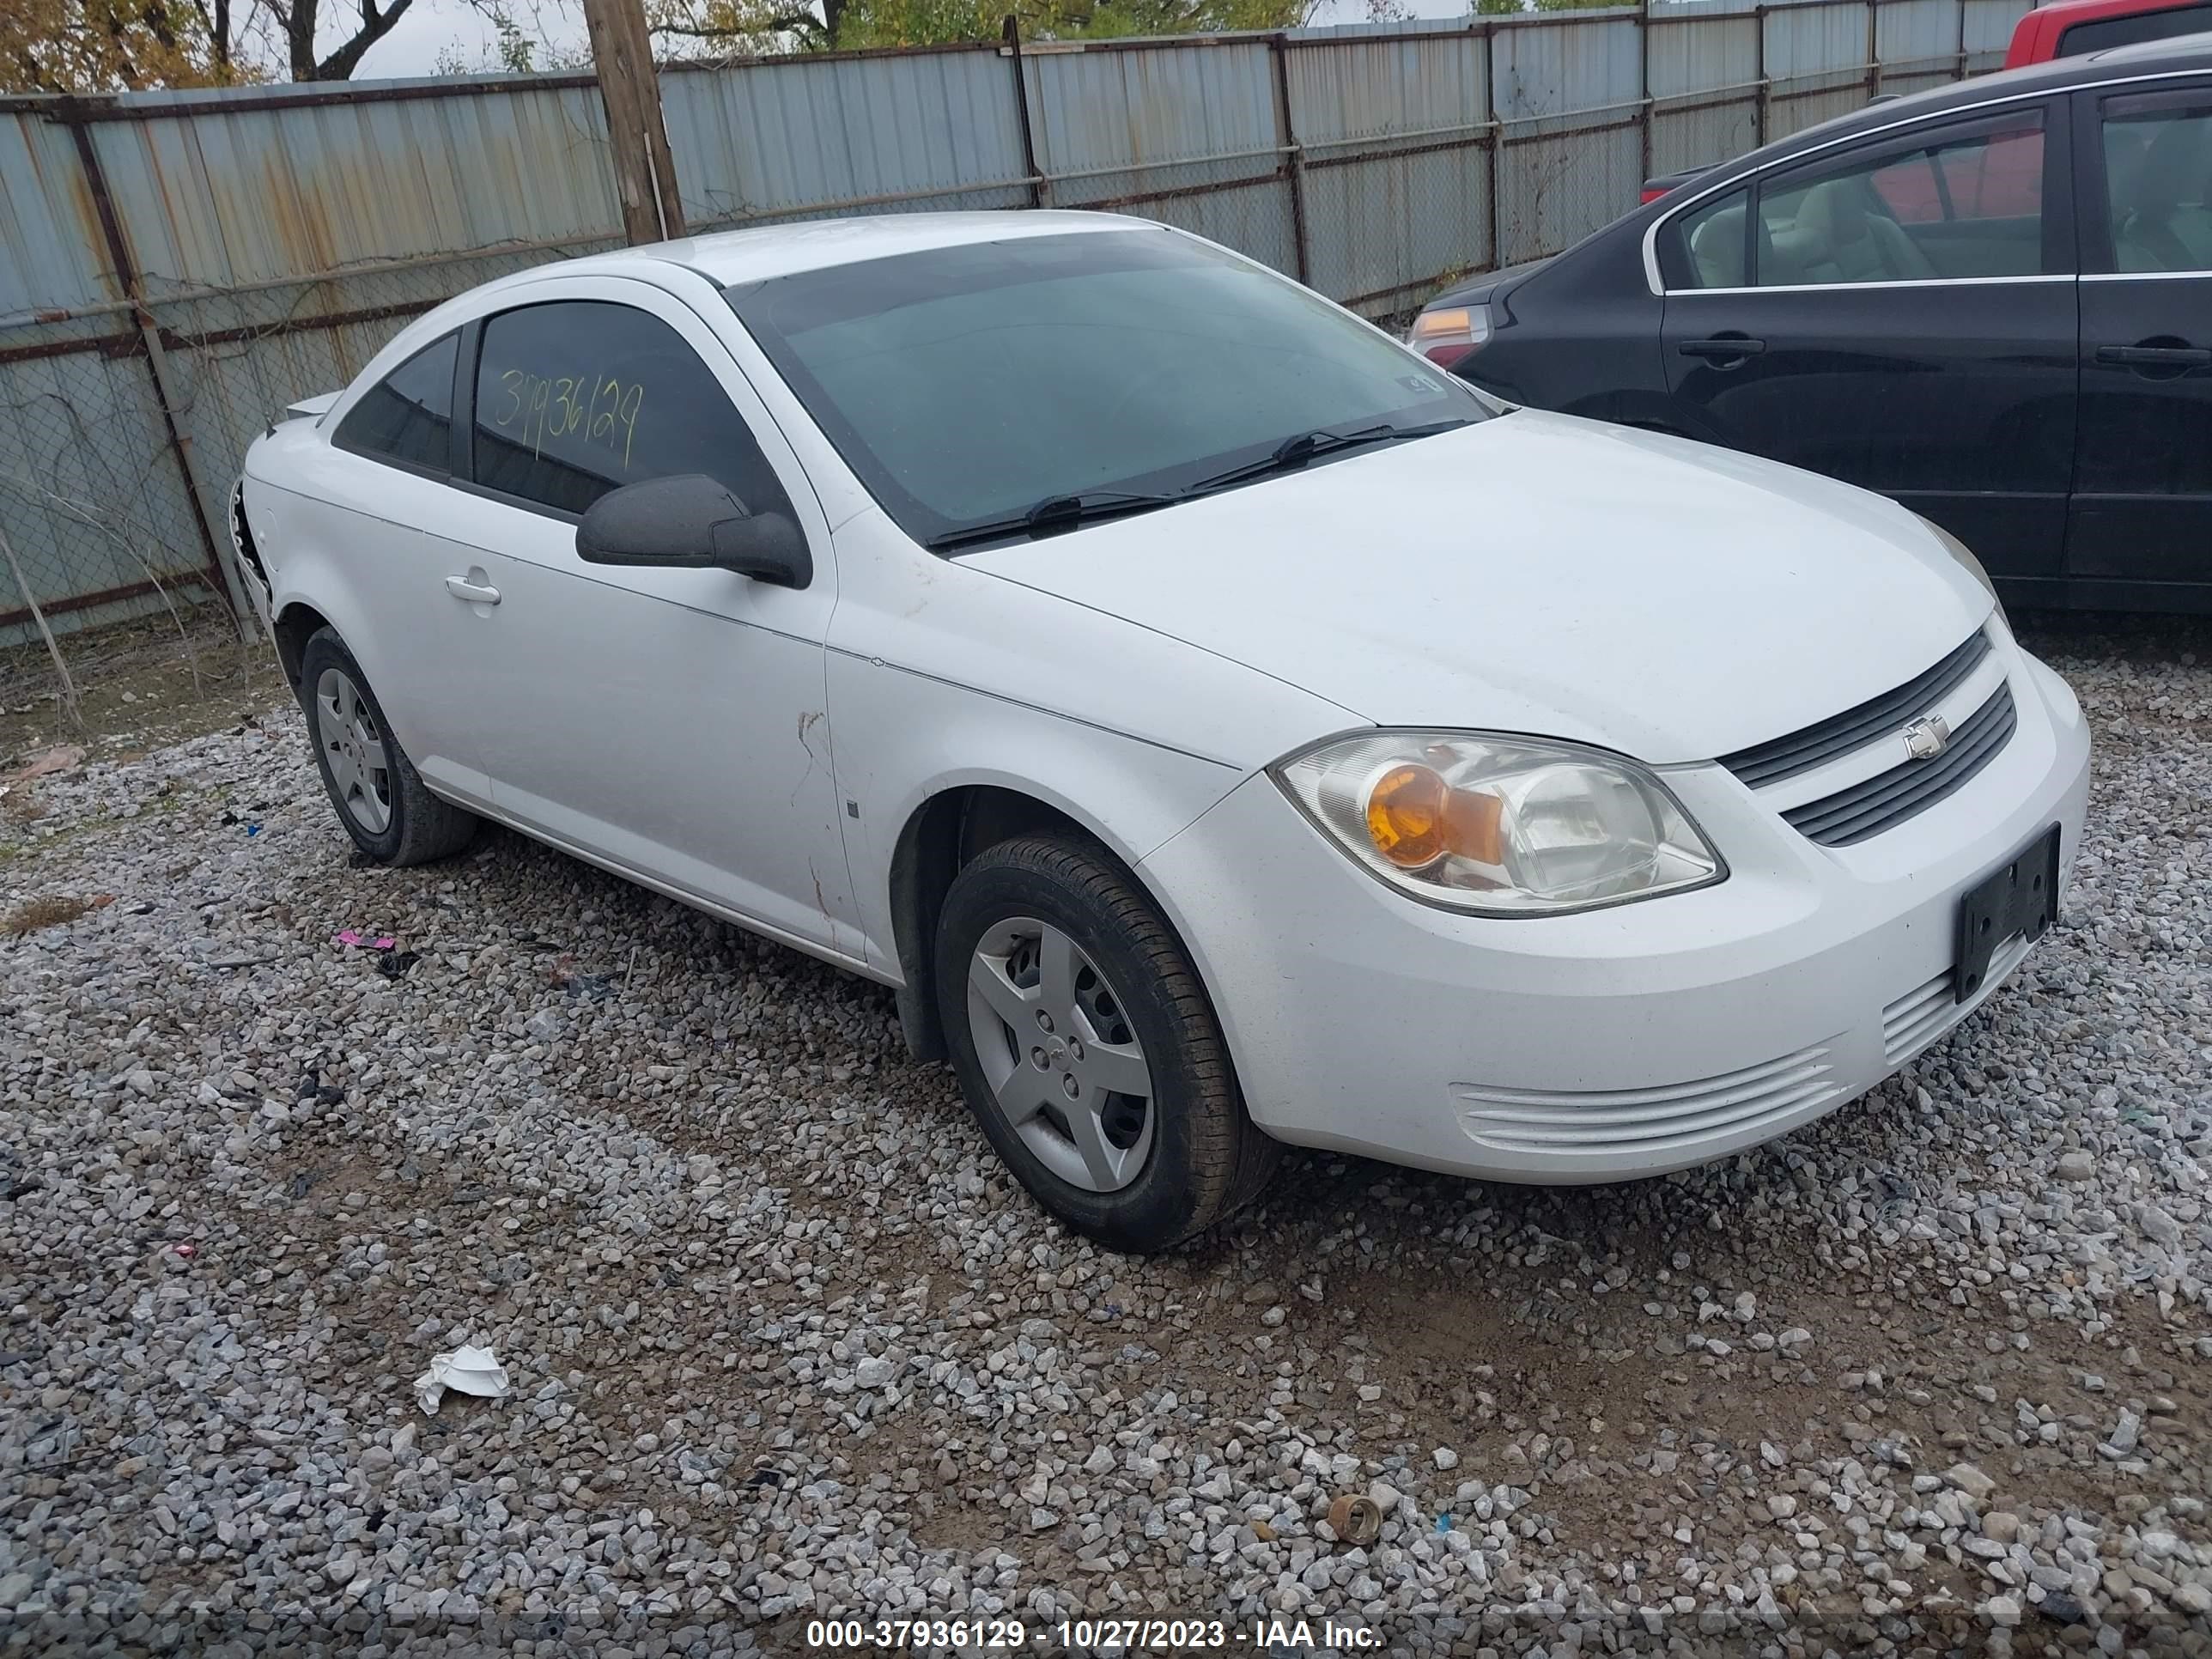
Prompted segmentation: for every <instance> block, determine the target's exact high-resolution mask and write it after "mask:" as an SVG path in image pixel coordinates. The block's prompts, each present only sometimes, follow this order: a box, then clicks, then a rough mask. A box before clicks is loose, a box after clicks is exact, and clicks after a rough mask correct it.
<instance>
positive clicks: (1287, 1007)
mask: <svg viewBox="0 0 2212 1659" xmlns="http://www.w3.org/2000/svg"><path fill="white" fill-rule="evenodd" d="M1998 649H1999V650H2000V651H2002V653H2005V654H2006V658H2007V666H2006V675H2007V678H2008V681H2009V684H2011V686H2012V690H2013V695H2014V697H2015V702H2016V704H2017V708H2018V711H2019V725H2018V728H2017V730H2016V731H2015V734H2014V736H2013V737H2012V738H2011V740H2010V741H2009V742H2008V744H2006V746H2005V748H2004V750H2002V752H2001V753H2000V754H1999V755H1998V756H1997V757H1996V759H1995V760H1993V761H1991V762H1990V763H1989V764H1988V766H1987V767H1985V768H1984V770H1983V771H1982V772H1981V773H1980V774H1979V775H1977V776H1976V777H1975V778H1974V779H1973V780H1972V782H1971V783H1969V784H1968V785H1967V786H1966V787H1964V788H1963V789H1961V790H1960V791H1959V793H1956V794H1954V795H1952V796H1950V797H1949V798H1948V799H1943V800H1942V801H1940V802H1938V803H1937V804H1936V805H1933V806H1931V807H1929V808H1928V809H1927V810H1926V811H1923V812H1921V813H1920V814H1919V815H1918V816H1917V817H1913V818H1911V819H1910V820H1909V821H1907V822H1905V823H1902V824H1899V825H1898V826H1896V827H1894V828H1893V829H1889V830H1887V831H1886V832H1885V833H1883V834H1881V835H1879V836H1875V837H1873V838H1872V839H1870V840H1868V841H1866V842H1861V843H1859V844H1857V845H1856V846H1850V847H1843V848H1822V847H1819V846H1816V845H1814V843H1813V842H1809V841H1808V840H1806V839H1804V838H1803V837H1802V836H1799V835H1798V834H1796V832H1795V831H1794V830H1791V829H1789V828H1788V827H1787V826H1786V825H1785V824H1784V823H1782V822H1781V820H1780V819H1779V817H1777V816H1776V814H1775V812H1774V811H1773V810H1772V809H1771V807H1770V806H1769V805H1766V804H1765V803H1763V802H1761V801H1760V800H1759V799H1755V798H1754V797H1753V794H1752V793H1751V792H1750V791H1749V790H1748V789H1747V788H1745V787H1744V786H1743V785H1742V784H1741V783H1739V782H1738V781H1736V780H1735V778H1734V777H1733V776H1731V775H1729V773H1727V772H1726V771H1724V770H1723V769H1721V768H1719V767H1718V766H1711V765H1708V766H1698V767H1686V768H1680V769H1671V770H1669V771H1668V773H1667V774H1666V777H1667V781H1668V784H1669V786H1670V787H1672V788H1673V789H1674V792H1675V793H1676V795H1677V796H1678V797H1679V798H1680V800H1681V802H1682V804H1683V805H1684V806H1685V807H1686V808H1687V809H1688V811H1690V813H1691V815H1692V817H1694V818H1695V819H1696V820H1697V822H1698V823H1699V825H1700V827H1702V828H1703V829H1705V833H1706V834H1707V836H1710V837H1711V839H1712V841H1713V842H1714V844H1715V845H1716V846H1717V847H1718V848H1720V849H1721V852H1722V854H1723V856H1724V857H1725V858H1726V859H1727V860H1728V862H1729V878H1728V879H1727V880H1726V881H1724V882H1722V883H1721V884H1718V885H1717V886H1713V887H1709V888H1705V889H1703V890H1699V891H1696V892H1691V893H1684V894H1679V895H1674V896H1668V897H1663V898H1658V899H1653V900H1649V901H1645V902H1640V903H1635V904H1626V905H1621V906H1619V907H1617V908H1612V909H1604V910H1595V911H1590V912H1588V913H1585V914H1583V915H1572V916H1558V917H1547V918H1516V919H1512V920H1498V919H1495V918H1486V917H1479V916H1468V915H1461V914H1458V913H1455V912H1452V911H1447V910H1443V909H1437V908H1431V907H1429V906H1426V905H1423V904H1419V903H1417V902H1413V901H1412V900H1410V899H1408V898H1407V897H1406V896H1403V895H1401V894H1400V893H1397V892H1395V891H1394V890H1390V889H1389V888H1386V887H1385V886H1383V884H1381V883H1379V882H1377V881H1375V880H1373V879H1370V878H1369V877H1368V876H1367V875H1366V874H1364V872H1361V871H1360V870H1358V868H1357V867H1356V866H1354V865H1353V864H1352V860H1350V859H1349V858H1348V857H1346V855H1345V854H1344V853H1343V852H1342V851H1341V850H1340V849H1339V848H1336V847H1334V846H1333V845H1331V844H1330V843H1329V842H1328V841H1327V840H1326V839H1325V838H1324V837H1323V836H1322V832H1321V831H1319V830H1317V829H1315V828H1314V827H1313V826H1312V825H1311V824H1310V823H1308V822H1307V821H1306V819H1305V818H1304V816H1303V815H1301V814H1300V813H1299V812H1298V811H1297V810H1296V809H1295V808H1293V807H1292V806H1291V804H1290V803H1289V802H1288V801H1287V800H1286V799H1284V797H1283V795H1282V793H1281V792H1280V791H1279V789H1278V787H1276V785H1275V784H1274V782H1273V781H1272V780H1271V779H1269V778H1267V777H1266V776H1265V775H1255V776H1254V777H1252V778H1249V779H1248V780H1246V781H1245V782H1244V783H1243V784H1242V785H1241V786H1240V787H1238V788H1237V789H1236V790H1235V791H1233V792H1232V793H1231V794H1230V795H1229V796H1228V797H1227V799H1225V800H1223V801H1222V802H1221V803H1220V804H1219V805H1217V806H1215V807H1214V808H1213V809H1212V811H1209V812H1207V813H1206V815H1205V816H1204V817H1201V818H1200V819H1199V820H1198V822H1197V823H1194V824H1193V825H1191V826H1190V827H1189V828H1188V829H1186V830H1184V831H1183V833H1182V834H1181V835H1180V836H1176V838H1175V839H1173V840H1172V841H1170V842H1168V843H1167V844H1166V845H1165V846H1164V847H1163V848H1160V849H1159V850H1158V851H1157V852H1156V853H1154V854H1152V856H1151V857H1150V858H1148V859H1146V860H1145V870H1146V873H1147V875H1148V877H1149V878H1150V882H1151V885H1152V890H1153V891H1154V892H1155V893H1156V894H1158V895H1159V896H1161V898H1162V899H1163V902H1165V904H1166V905H1167V907H1168V908H1169V910H1170V914H1171V915H1172V916H1173V918H1174V920H1175V921H1176V926H1177V927H1179V928H1180V929H1181V930H1182V937H1183V939H1184V940H1185V942H1186V943H1187V944H1188V945H1189V946H1190V948H1191V950H1192V951H1193V953H1194V956H1195V957H1196V958H1197V961H1198V965H1199V968H1200V973H1201V974H1202V975H1204V977H1205V979H1206V983H1207V985H1208V987H1209V988H1210V989H1211V991H1212V995H1213V999H1214V1005H1215V1008H1216V1010H1217V1012H1218V1014H1219V1016H1220V1018H1221V1020H1222V1024H1223V1026H1224V1029H1225V1032H1226V1034H1227V1036H1228V1039H1229V1044H1230V1050H1231V1054H1232V1055H1233V1057H1234V1059H1235V1061H1236V1065H1237V1076H1238V1079H1239V1081H1240V1083H1241V1084H1242V1085H1243V1092H1244V1098H1245V1103H1246V1104H1247V1106H1248V1107H1249V1109H1250V1111H1251V1114H1252V1116H1253V1118H1254V1120H1255V1121H1256V1122H1258V1123H1259V1124H1260V1126H1261V1127H1263V1128H1265V1129H1266V1130H1267V1131H1268V1133H1272V1134H1273V1135H1275V1136H1277V1137H1279V1139H1284V1140H1287V1141H1292V1142H1296V1143H1298V1144H1301V1145H1305V1146H1324V1147H1333V1148H1337V1149H1340V1150H1343V1151H1346V1152H1358V1153H1362V1154H1364V1155H1367V1156H1370V1157H1374V1158H1384V1159H1387V1160H1389V1161H1390V1162H1393V1163H1399V1164H1415V1165H1419V1166H1420V1167H1423V1168H1427V1169H1433V1170H1447V1171H1450V1172H1453V1173H1457V1174H1463V1175H1468V1176H1485V1177H1489V1178H1492V1179H1498V1180H1507V1181H1528V1182H1595V1181H1615V1180H1626V1179H1632V1178H1634V1177H1638V1176H1653V1175H1661V1174H1664V1173H1666V1172H1668V1171H1669V1170H1679V1169H1685V1168H1688V1167H1690V1166H1692V1165H1693V1164H1703V1163H1706V1162H1708V1161H1710V1160H1711V1159H1714V1158H1723V1157H1725V1156H1727V1155H1729V1154H1730V1153H1732V1152H1739V1151H1741V1150H1743V1149H1744V1148H1746V1147H1749V1146H1757V1145H1759V1143H1761V1142H1763V1141H1765V1140H1769V1139H1772V1138H1773V1137H1775V1136H1777V1135H1779V1134H1782V1133H1786V1132H1788V1131H1789V1130H1790V1129H1793V1128H1796V1127H1798V1126H1799V1125H1801V1124H1803V1123H1806V1122H1808V1121H1811V1120H1812V1119H1814V1118H1815V1117H1818V1116H1820V1115H1822V1114H1824V1113H1826V1112H1828V1111H1832V1110H1833V1109H1835V1108H1836V1107H1838V1106H1840V1105H1842V1104H1844V1103H1845V1102H1847V1101H1850V1100H1852V1099H1854V1098H1856V1097H1857V1096H1859V1095H1861V1094H1863V1093H1864V1092H1865V1091H1867V1090H1869V1089H1870V1088H1872V1087H1874V1086H1875V1085H1876V1084H1878V1083H1880V1082H1881V1080H1882V1079H1884V1078H1886V1077H1888V1076H1889V1075H1891V1074H1892V1073H1894V1072H1896V1071H1897V1070H1898V1069H1899V1067H1900V1066H1904V1065H1905V1063H1906V1062H1907V1061H1909V1060H1911V1059H1912V1057H1913V1056H1914V1055H1915V1054H1917V1053H1919V1052H1920V1051H1921V1050H1922V1049H1923V1048H1926V1047H1927V1046H1928V1045H1929V1044H1930V1043H1931V1042H1935V1041H1936V1039H1937V1038H1938V1037H1940V1036H1942V1035H1943V1033H1944V1032H1946V1031H1947V1030H1949V1029H1950V1028H1951V1027H1952V1026H1953V1025H1954V1024H1956V1023H1957V1021H1958V1020H1959V1019H1960V1018H1964V1017H1965V1016H1966V1014H1968V1013H1970V1012H1972V1010H1973V1009H1974V1008H1975V1007H1977V1006H1979V1004H1980V1003H1981V1002H1982V1001H1983V1000H1986V999H1987V998H1988V996H1989V995H1990V993H1991V992H1992V991H1993V990H1994V989H1995V987H1996V986H1997V984H1998V983H1999V982H2000V981H2002V979H2003V978H2004V976H2005V975H2007V974H2008V972H2009V971H2010V970H2011V969H2012V968H2014V967H2015V966H2016V965H2017V964H2018V963H2019V962H2020V961H2021V958H2022V957H2025V955H2026V954H2027V946H2026V945H2024V944H2023V943H2021V941H2019V940H2017V939H2015V940H2014V941H2012V942H2011V943H2009V944H2008V945H2005V946H2004V947H2003V948H2002V949H2000V951H1998V953H1997V955H1996V958H1995V960H1994V962H1993V963H1992V967H1991V971H1990V975H1989V978H1988V981H1987V982H1986V983H1985V985H1984V987H1983V989H1982V990H1981V992H1980V993H1979V994H1978V995H1977V997H1976V998H1975V999H1974V1000H1972V1002H1969V1003H1967V1004H1966V1005H1963V1006H1961V1005H1960V1004H1958V1003H1957V1002H1956V1001H1955V1000H1954V996H1953V992H1952V981H1951V967H1952V958H1953V953H1954V947H1955V938H1954V933H1955V928H1956V917H1957V907H1958V903H1959V900H1960V896H1961V895H1962V894H1963V893H1964V892H1965V891H1966V889H1967V888H1969V887H1971V886H1972V884H1974V883H1975V882H1977V881H1978V880H1979V879H1981V878H1983V877H1984V876H1985V875H1986V874H1988V873H1989V872H1990V870H1991V869H1993V868H1994V867H1995V866H1997V865H1998V864H1999V863H2001V862H2002V861H2003V860H2005V859H2006V858H2008V857H2009V856H2010V855H2011V854H2015V853H2017V852H2019V851H2021V849H2022V848H2024V847H2025V846H2027V843H2028V842H2031V841H2033V839H2034V838H2035V837H2036V836H2038V835H2039V834H2040V833H2041V832H2042V831H2043V830H2045V829H2048V828H2049V827H2050V825H2051V824H2052V823H2057V824H2059V825H2060V826H2061V837H2060V841H2061V850H2060V863H2061V869H2062V872H2063V871H2066V870H2070V868H2071V866H2072V864H2073V860H2074V855H2075V850H2076V848H2078V846H2079V844H2080V839H2081V820H2082V813H2083V810H2084V806H2085V804H2086V801H2087V793H2088V756H2089V742H2088V732H2087V726H2086V725H2085V724H2084V722H2083V720H2082V718H2081V710H2080V708H2079V707H2078V705H2077V704H2076V703H2075V700H2074V696H2073V694H2072V692H2071V691H2069V690H2068V689H2067V687H2066V684H2065V683H2064V682H2063V680H2061V679H2060V678H2058V677H2057V675H2056V674H2054V673H2052V672H2051V671H2050V670H2049V669H2047V668H2045V667H2044V666H2043V665H2040V664H2039V663H2037V662H2035V661H2034V660H2033V659H2032V658H2029V657H2028V656H2027V655H2026V653H2022V652H2021V651H2020V650H2019V649H2018V647H2016V646H2015V645H2014V644H2013V643H2012V642H2011V641H2010V640H2009V639H2006V640H2004V641H2002V643H2001V644H2000V646H1999V647H1998Z"/></svg>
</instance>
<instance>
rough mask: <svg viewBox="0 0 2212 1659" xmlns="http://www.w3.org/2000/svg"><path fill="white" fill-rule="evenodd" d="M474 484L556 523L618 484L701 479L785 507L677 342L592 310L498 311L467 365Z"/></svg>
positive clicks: (713, 386) (734, 416)
mask: <svg viewBox="0 0 2212 1659" xmlns="http://www.w3.org/2000/svg"><path fill="white" fill-rule="evenodd" d="M473 446H474V447H473V455H474V463H475V469H476V481H477V483H480V484H483V485H484V486H485V487H486V488H488V489H497V490H502V491H504V492H505V493H506V494H507V495H519V496H520V497H521V498H522V499H524V500H525V501H536V502H538V503H541V504H542V505H544V506H546V507H553V508H555V509H556V510H557V511H560V512H562V513H581V512H583V510H584V509H585V508H586V507H589V506H590V505H591V504H592V502H593V501H597V500H599V497H600V496H602V495H605V494H606V493H607V491H609V490H610V489H617V488H618V487H620V486H621V485H623V484H629V483H639V482H640V481H641V480H643V479H646V478H665V477H674V476H676V475H678V474H681V473H686V472H703V473H705V474H706V475H707V476H708V477H710V478H714V479H715V480H716V481H717V482H719V483H724V484H726V485H728V486H729V488H730V489H731V490H732V492H733V493H734V494H735V495H737V497H738V500H740V501H744V503H745V505H746V506H747V507H750V508H751V509H752V510H753V511H754V512H756V513H766V512H786V513H787V512H788V511H789V510H790V503H789V501H787V499H786V497H785V495H784V493H783V489H782V487H781V485H780V484H778V483H777V482H776V478H775V472H774V471H772V470H771V469H770V468H769V464H768V462H767V460H766V459H765V458H764V457H763V455H762V454H761V453H760V447H759V446H758V445H757V444H756V443H755V442H754V441H753V435H752V434H751V432H750V431H749V430H748V429H747V428H746V426H745V423H744V420H743V418H741V417H740V416H739V415H738V411H737V408H736V406H735V405H734V404H732V403H731V402H730V398H729V394H728V393H727V392H725V391H723V390H722V386H721V383H720V381H719V380H716V379H715V378H714V374H712V373H711V372H709V370H708V368H707V365H706V364H704V363H703V362H700V361H699V356H698V354H697V353H696V352H695V351H693V350H692V349H691V348H690V346H689V345H688V344H686V343H684V337H683V336H681V335H679V334H678V333H677V331H675V330H674V329H672V328H671V327H669V326H668V325H667V324H665V323H664V322H662V321H661V320H660V319H659V318H658V317H655V316H653V315H652V314H650V313H647V312H643V311H640V310H638V309H637V308H636V307H633V306H625V305H617V304H615V303H613V302H611V301H603V300H561V301H553V302H551V303H550V304H546V305H536V306H524V307H520V309H518V310H514V311H507V312H502V313H500V314H499V315H498V316H496V317H494V318H492V319H490V320H489V322H487V323H486V324H485V325H484V330H483V349H482V351H481V352H480V353H479V355H478V356H477V395H476V430H475V433H474V434H473Z"/></svg>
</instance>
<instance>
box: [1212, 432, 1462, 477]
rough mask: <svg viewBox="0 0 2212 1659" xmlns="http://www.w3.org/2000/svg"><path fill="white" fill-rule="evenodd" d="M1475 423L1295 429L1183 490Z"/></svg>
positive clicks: (1289, 468)
mask: <svg viewBox="0 0 2212 1659" xmlns="http://www.w3.org/2000/svg"><path fill="white" fill-rule="evenodd" d="M1473 424H1474V422H1471V421H1467V420H1458V419H1455V420H1449V421H1431V422H1429V424H1427V425H1426V426H1392V425H1390V424H1389V422H1383V424H1381V425H1379V426H1363V427H1360V428H1357V429H1355V430H1353V431H1351V432H1328V431H1321V432H1294V433H1292V434H1291V435H1290V436H1289V437H1287V438H1285V439H1284V440H1283V441H1282V442H1280V443H1279V444H1277V445H1276V446H1275V447H1274V448H1273V450H1272V451H1270V452H1269V453H1267V454H1265V455H1263V456H1261V458H1260V459H1258V460H1256V461H1247V462H1246V463H1245V464H1244V465H1242V466H1232V467H1231V468H1230V469H1229V471H1226V472H1217V473H1215V474H1214V475H1213V476H1212V477H1210V478H1200V480H1199V481H1198V482H1197V483H1194V484H1193V485H1191V487H1190V488H1189V489H1187V490H1185V491H1184V492H1183V493H1184V494H1185V495H1205V494H1206V493H1207V492H1208V491H1210V490H1215V489H1227V488H1228V487H1229V486H1230V485H1231V484H1240V483H1248V482H1249V481H1250V480H1252V479H1254V478H1264V477H1267V476H1268V475H1269V474H1271V473H1275V472H1294V471H1297V469H1298V468H1299V467H1302V466H1304V465H1305V464H1306V463H1307V462H1308V461H1310V460H1312V459H1314V458H1315V457H1316V456H1317V455H1334V454H1335V453H1337V452H1338V451H1339V450H1345V449H1357V448H1359V447H1361V446H1363V445H1365V444H1381V443H1393V442H1395V441H1398V440H1399V439H1401V438H1425V437H1428V436H1430V435H1431V434H1433V433H1437V432H1449V431H1450V430H1451V429H1452V428H1454V427H1461V426H1472V425H1473Z"/></svg>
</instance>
